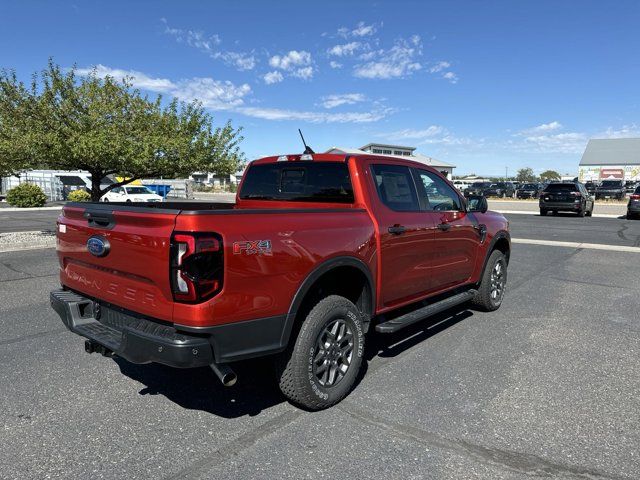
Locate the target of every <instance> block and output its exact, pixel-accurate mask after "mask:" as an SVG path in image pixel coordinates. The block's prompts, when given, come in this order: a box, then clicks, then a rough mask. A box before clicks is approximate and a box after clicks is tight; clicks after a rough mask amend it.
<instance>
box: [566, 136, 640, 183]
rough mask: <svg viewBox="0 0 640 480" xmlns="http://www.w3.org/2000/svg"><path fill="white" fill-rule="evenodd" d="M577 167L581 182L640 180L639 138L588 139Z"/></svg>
mask: <svg viewBox="0 0 640 480" xmlns="http://www.w3.org/2000/svg"><path fill="white" fill-rule="evenodd" d="M578 169H579V172H578V178H579V179H580V181H581V182H586V181H589V180H591V181H595V182H597V181H600V180H607V179H616V180H627V181H633V180H640V138H607V139H592V140H589V143H588V144H587V148H586V149H585V151H584V153H583V154H582V159H581V160H580V166H579V167H578Z"/></svg>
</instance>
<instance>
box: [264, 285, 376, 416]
mask: <svg viewBox="0 0 640 480" xmlns="http://www.w3.org/2000/svg"><path fill="white" fill-rule="evenodd" d="M363 355H364V329H363V326H362V318H361V315H360V312H359V311H358V308H357V307H356V306H355V305H354V304H353V303H352V302H350V301H349V300H347V299H346V298H344V297H341V296H338V295H331V296H328V297H326V298H324V299H322V300H320V301H319V302H318V303H317V304H316V306H315V307H313V309H312V310H311V312H309V314H308V315H307V318H305V320H304V322H303V323H302V327H301V328H300V332H299V333H298V337H297V338H296V339H295V342H294V343H293V345H292V346H291V347H290V348H288V349H287V350H286V351H285V352H284V353H283V354H282V356H281V357H280V359H279V361H278V362H277V364H276V371H277V375H278V383H279V385H280V390H281V391H282V393H283V394H284V396H285V397H287V399H289V401H291V402H292V403H293V404H295V405H298V406H300V407H303V408H305V409H307V410H322V409H324V408H328V407H331V406H332V405H335V404H336V403H338V402H339V401H340V400H342V399H343V398H344V397H346V396H347V395H348V394H349V392H351V390H352V389H353V386H354V385H355V382H356V379H357V377H358V373H359V371H360V367H361V366H362V357H363Z"/></svg>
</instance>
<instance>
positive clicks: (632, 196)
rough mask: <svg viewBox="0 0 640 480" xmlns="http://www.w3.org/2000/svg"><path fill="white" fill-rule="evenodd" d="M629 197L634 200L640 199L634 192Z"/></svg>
mask: <svg viewBox="0 0 640 480" xmlns="http://www.w3.org/2000/svg"><path fill="white" fill-rule="evenodd" d="M631 198H633V199H634V200H640V195H637V194H635V193H634V194H633V195H631Z"/></svg>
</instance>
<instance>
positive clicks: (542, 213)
mask: <svg viewBox="0 0 640 480" xmlns="http://www.w3.org/2000/svg"><path fill="white" fill-rule="evenodd" d="M548 211H549V210H547V209H546V208H541V209H540V216H541V217H546V216H547V212H548Z"/></svg>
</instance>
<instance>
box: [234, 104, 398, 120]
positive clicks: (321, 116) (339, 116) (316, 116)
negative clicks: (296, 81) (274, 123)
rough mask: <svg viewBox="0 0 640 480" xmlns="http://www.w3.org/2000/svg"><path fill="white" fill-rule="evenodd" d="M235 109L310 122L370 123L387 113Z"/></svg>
mask: <svg viewBox="0 0 640 480" xmlns="http://www.w3.org/2000/svg"><path fill="white" fill-rule="evenodd" d="M237 111H238V112H239V113H243V114H244V115H248V116H250V117H255V118H261V119H265V120H298V121H304V122H310V123H370V122H377V121H378V120H381V119H383V118H384V117H385V116H386V115H387V114H388V113H389V111H388V110H376V111H370V112H345V113H327V112H305V111H298V110H286V109H279V108H260V107H242V108H239V109H237Z"/></svg>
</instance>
